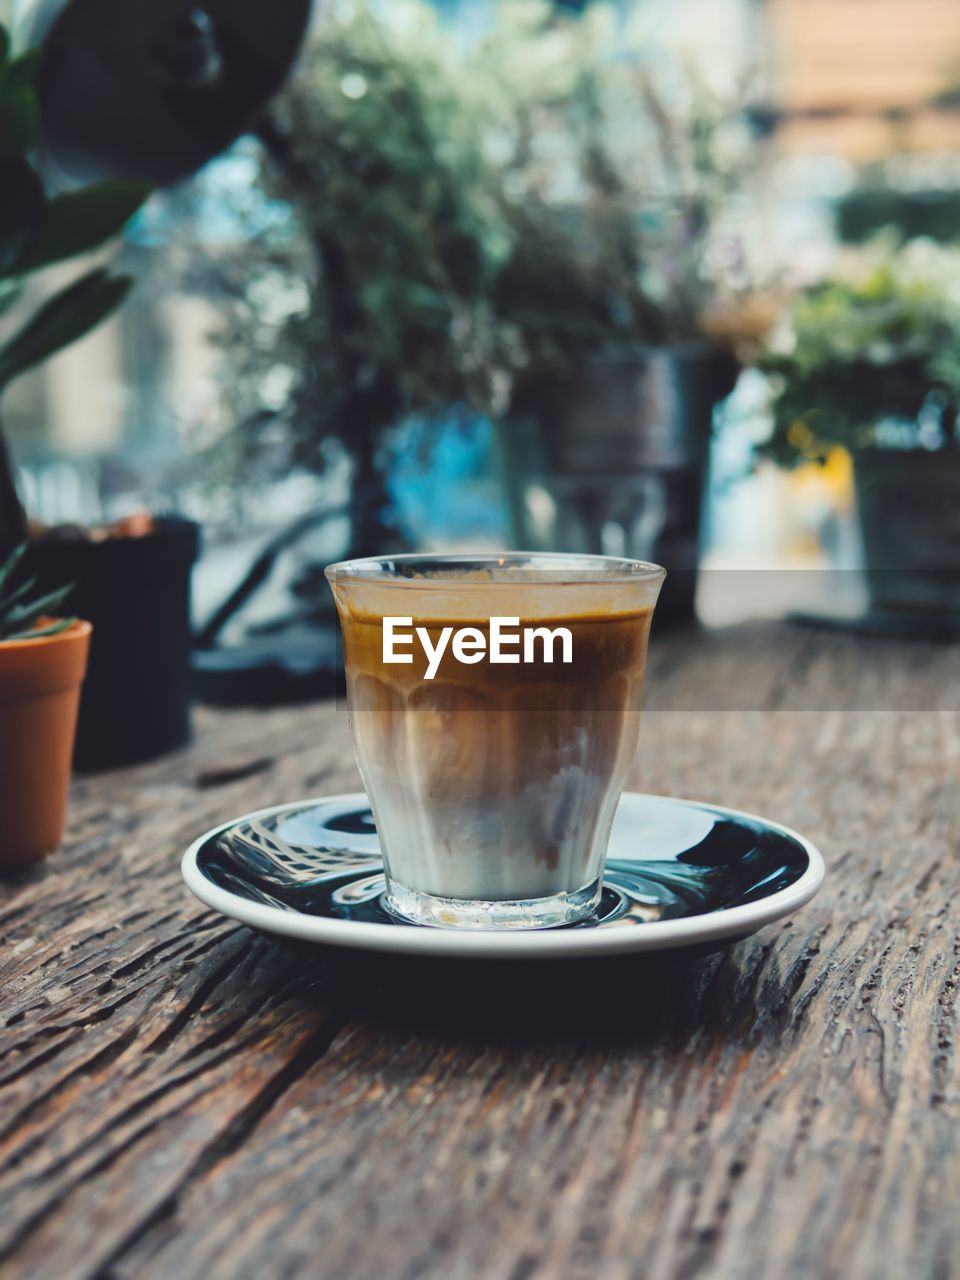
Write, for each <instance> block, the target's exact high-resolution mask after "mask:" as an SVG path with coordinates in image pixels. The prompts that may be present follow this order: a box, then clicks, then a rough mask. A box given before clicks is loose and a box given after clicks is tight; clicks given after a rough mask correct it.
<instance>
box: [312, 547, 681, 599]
mask: <svg viewBox="0 0 960 1280" xmlns="http://www.w3.org/2000/svg"><path fill="white" fill-rule="evenodd" d="M511 561H513V562H523V563H522V564H519V563H518V564H517V567H522V568H524V569H526V571H527V573H526V575H525V576H524V577H523V579H521V582H523V583H538V582H539V583H550V584H551V585H553V586H563V585H567V584H569V585H570V586H583V585H593V586H597V585H599V584H606V583H618V582H619V583H624V582H630V583H638V582H652V581H654V580H659V581H663V579H664V578H665V577H666V576H667V571H666V569H664V567H663V566H662V565H659V564H654V563H653V562H652V561H650V560H633V559H630V558H628V557H626V556H604V555H593V554H590V553H586V552H584V553H581V552H564V551H499V552H497V551H478V552H469V551H457V552H441V553H436V554H433V553H431V552H421V551H416V552H403V553H402V554H400V555H386V556H360V557H358V558H356V559H351V560H339V561H337V562H336V563H334V564H330V565H327V567H326V569H325V570H324V574H325V576H326V578H327V581H328V582H330V583H334V582H337V583H343V582H376V583H377V585H378V586H383V587H398V588H400V587H406V588H407V589H408V590H409V589H410V588H412V587H416V588H417V589H418V590H423V589H428V590H429V589H443V588H449V587H450V586H452V585H455V584H456V583H457V582H458V581H462V579H459V578H458V577H457V575H456V573H455V570H456V569H457V567H460V568H461V569H462V570H464V571H465V572H466V571H467V570H469V571H471V572H475V571H476V570H477V569H478V568H479V569H483V568H487V567H497V568H507V567H509V564H510V562H511ZM417 564H423V565H432V566H436V567H438V568H439V569H440V570H441V572H440V573H439V574H438V575H437V576H436V577H429V578H428V577H414V576H408V575H405V574H403V573H398V572H397V571H396V569H395V568H394V566H396V565H400V566H404V565H409V566H411V567H413V566H415V565H417ZM561 566H563V567H564V568H565V569H566V571H567V572H568V573H569V574H570V575H571V576H569V577H566V576H564V568H561ZM446 567H449V569H450V570H451V572H450V573H449V574H447V573H444V572H442V570H443V569H444V568H446ZM470 585H471V587H476V588H478V589H483V588H486V587H494V586H498V587H503V586H504V585H509V579H504V578H502V577H501V578H489V579H486V580H484V579H476V578H474V579H471V580H470Z"/></svg>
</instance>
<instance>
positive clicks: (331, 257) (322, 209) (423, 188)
mask: <svg viewBox="0 0 960 1280" xmlns="http://www.w3.org/2000/svg"><path fill="white" fill-rule="evenodd" d="M491 106H492V104H491V100H490V85H489V83H488V82H486V81H484V80H482V78H481V77H479V76H478V75H477V74H476V73H474V72H473V71H472V69H471V67H470V66H469V65H468V64H465V63H464V62H463V61H462V60H461V59H460V58H459V57H458V56H457V54H456V50H455V44H454V41H453V39H452V37H449V36H448V35H447V34H445V33H444V32H443V30H442V29H441V27H440V25H439V24H438V21H437V18H436V14H435V13H434V11H433V10H432V9H431V8H430V6H428V5H426V4H420V3H414V4H409V3H408V4H404V5H403V6H402V12H401V11H400V7H398V9H397V10H396V11H394V12H391V11H389V10H386V11H384V12H382V13H374V12H372V11H370V10H368V9H367V8H366V6H364V5H363V4H358V5H353V6H351V5H349V4H348V5H346V6H342V7H341V8H339V9H338V10H337V11H336V13H329V14H326V15H324V18H323V20H321V21H320V22H319V23H318V24H317V26H316V28H315V29H314V31H313V32H312V34H311V36H310V38H309V39H308V41H307V42H306V45H305V47H304V50H303V54H302V58H301V64H300V66H299V68H298V71H297V75H296V76H295V77H293V78H292V79H291V81H290V83H289V84H288V85H287V87H286V89H285V90H284V92H283V93H282V94H281V95H280V97H279V98H278V99H277V101H276V103H275V104H274V106H273V108H272V110H271V113H270V115H269V117H268V118H267V120H266V121H265V122H264V123H262V124H261V126H260V128H259V130H258V132H259V135H260V138H261V140H262V142H263V143H264V148H265V158H264V162H263V164H262V168H261V174H262V181H263V184H264V186H265V188H266V190H267V192H268V194H269V195H270V196H271V197H273V198H275V199H276V200H278V201H282V202H283V203H284V205H285V206H286V207H288V208H289V209H290V210H291V211H292V215H293V227H292V228H291V229H289V230H288V234H287V235H286V236H285V237H284V238H281V239H278V238H277V237H276V236H275V235H273V234H272V233H269V232H268V233H267V236H266V237H265V239H264V240H263V241H262V242H261V244H260V246H259V249H260V252H259V254H258V256H256V257H253V258H252V260H251V256H246V257H245V258H244V261H243V263H242V265H241V268H240V270H241V271H242V279H241V280H238V281H237V290H236V294H235V299H234V304H233V307H232V310H231V312H230V314H229V317H228V323H227V324H226V325H225V328H224V333H223V335H222V338H221V341H222V343H223V345H224V347H225V348H226V349H228V350H229V352H230V356H231V363H230V375H229V386H228V387H227V395H228V398H229V400H230V402H231V408H232V410H233V414H234V417H235V419H236V422H237V430H236V432H235V433H234V435H233V437H232V438H231V439H229V440H228V441H226V442H225V443H226V444H227V446H228V447H232V448H233V449H234V451H235V456H236V457H237V458H238V459H239V461H240V463H241V465H242V467H243V468H244V469H246V468H248V467H249V464H250V462H251V460H252V459H256V462H257V465H258V474H260V475H262V474H263V473H264V471H268V472H269V471H270V470H273V471H274V472H275V473H279V474H285V473H286V472H287V471H288V470H289V469H290V468H291V467H298V466H299V467H304V468H307V469H310V470H315V471H321V470H323V469H324V468H325V467H326V466H327V465H328V462H329V458H330V455H331V444H332V443H334V444H336V445H338V446H339V448H340V450H341V451H342V453H345V454H346V457H347V459H348V460H349V463H350V467H351V471H352V482H351V495H350V502H349V511H348V515H349V524H350V528H349V533H348V535H347V540H348V544H349V546H348V551H349V554H351V555H356V554H369V553H373V552H376V551H383V550H384V549H389V548H390V547H391V546H393V547H398V545H399V543H400V541H402V532H401V530H400V529H399V528H398V527H397V523H396V521H395V519H394V513H393V512H392V509H391V500H390V496H389V492H388V487H387V483H386V476H385V474H384V467H383V456H384V447H385V445H386V443H387V442H388V440H389V435H390V432H391V430H392V428H394V427H396V426H397V425H398V424H399V423H400V422H401V421H402V419H403V418H404V417H406V416H408V415H419V416H422V417H425V418H431V417H433V416H435V415H438V414H444V413H447V412H448V411H449V410H450V409H451V407H454V406H457V405H470V406H472V407H474V408H476V409H479V410H480V411H483V412H497V411H498V410H501V409H502V408H503V406H504V404H505V402H506V395H507V391H508V387H509V380H510V374H511V370H512V368H513V364H514V362H515V360H516V358H517V357H518V354H519V353H518V351H517V340H516V334H515V332H514V329H513V328H512V327H511V326H510V325H509V324H508V323H504V322H502V321H501V319H500V317H499V316H498V315H497V313H496V310H495V308H494V304H493V286H494V282H495V280H496V277H497V274H498V272H499V270H500V269H501V266H502V264H503V261H504V259H505V257H506V255H507V253H508V252H509V247H510V241H509V231H508V227H507V224H506V219H505V216H504V212H503V210H502V208H501V207H500V203H499V201H498V197H497V176H496V173H497V171H496V166H495V165H494V163H493V162H492V160H491V158H490V157H489V155H488V154H487V151H486V141H487V137H488V133H489V129H490V125H491V119H492V118H493V116H492V113H491ZM284 280H285V281H286V287H285V288H281V287H280V282H282V281H284ZM265 294H269V295H270V296H271V297H272V298H274V299H276V300H277V305H275V307H274V311H275V314H276V319H275V320H274V321H273V322H272V323H271V321H270V320H269V319H265V317H264V313H263V308H262V306H260V305H259V303H258V301H257V300H258V298H261V297H263V296H264V295H265ZM285 303H286V304H287V305H286V307H285V306H284V304H285ZM278 382H280V383H281V384H282V385H283V387H284V393H283V394H281V395H280V396H278V395H277V392H276V388H277V385H278ZM325 594H326V593H324V595H325Z"/></svg>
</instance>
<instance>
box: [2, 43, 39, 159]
mask: <svg viewBox="0 0 960 1280" xmlns="http://www.w3.org/2000/svg"><path fill="white" fill-rule="evenodd" d="M36 69H37V56H36V54H32V53H30V54H24V55H22V56H21V57H19V58H14V59H12V60H11V58H10V36H9V33H8V32H7V30H6V28H5V27H2V26H0V159H10V158H11V157H15V156H22V155H23V153H24V152H25V151H27V150H29V148H30V147H32V146H33V144H34V142H35V141H36V136H37V119H38V112H37V98H36V94H35V93H34V91H33V80H34V76H35V74H36Z"/></svg>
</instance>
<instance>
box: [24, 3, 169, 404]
mask: <svg viewBox="0 0 960 1280" xmlns="http://www.w3.org/2000/svg"><path fill="white" fill-rule="evenodd" d="M37 66H38V55H37V52H36V51H30V52H28V53H25V54H21V55H20V56H19V57H13V56H12V55H11V52H10V40H9V36H8V34H7V32H6V30H5V29H4V28H3V27H2V26H0V193H2V195H0V314H2V312H3V311H5V310H7V309H8V308H9V307H11V306H12V305H13V303H14V302H16V301H17V299H18V298H19V296H20V292H21V289H22V286H23V283H24V281H25V279H26V277H27V276H28V275H30V274H31V273H33V272H35V271H39V270H40V269H41V268H43V267H47V266H51V265H52V264H54V263H57V262H63V261H65V260H67V259H69V258H73V257H75V256H77V255H78V254H83V253H88V252H90V251H91V250H93V249H97V248H99V247H100V246H101V245H102V244H104V243H105V242H106V241H107V240H109V239H110V238H112V237H113V236H115V235H117V234H118V232H119V231H120V230H121V229H122V228H123V226H124V224H125V223H126V221H127V220H128V219H129V218H130V216H131V215H132V214H133V213H134V212H135V211H136V210H137V209H138V208H139V207H140V205H141V204H142V203H143V201H144V199H145V198H146V196H147V194H148V190H147V188H146V187H145V186H144V185H143V184H142V183H133V182H105V183H100V184H98V185H96V186H91V187H87V188H85V189H84V190H82V191H75V192H70V193H68V194H62V195H55V196H48V195H47V194H46V192H45V191H44V188H43V184H42V182H41V180H40V177H39V176H38V174H37V172H36V170H35V169H34V167H33V165H32V163H31V161H30V155H31V153H32V150H33V148H34V146H35V144H36V142H37V122H38V110H37V98H36V92H35V89H34V77H35V75H36V70H37ZM129 287H130V281H129V279H127V278H126V277H124V276H119V275H111V274H110V273H109V272H107V271H105V270H103V269H100V268H97V269H95V270H93V271H90V272H87V273H86V274H85V275H83V276H81V277H80V278H79V279H77V280H74V281H73V282H72V283H71V284H69V285H67V286H65V287H64V288H62V289H61V290H59V292H57V293H54V294H53V296H52V297H50V298H49V299H48V300H47V301H46V302H45V303H44V305H43V306H42V307H40V308H39V309H38V310H37V311H36V312H35V313H34V314H33V316H32V317H31V318H30V319H29V320H27V321H26V322H25V323H24V324H23V325H22V326H21V327H20V328H19V329H18V330H17V331H15V332H14V333H13V334H12V335H11V336H9V337H8V338H7V339H6V341H5V342H3V343H2V344H0V392H2V390H3V388H4V387H5V386H6V385H7V383H9V382H10V381H11V380H12V379H13V378H15V377H16V376H17V375H18V374H20V373H22V372H24V371H25V370H26V369H29V368H32V367H33V366H34V365H36V364H39V363H40V362H41V361H43V360H46V359H47V358H48V357H49V356H51V355H53V354H54V353H55V352H57V351H59V350H61V349H62V348H63V347H65V346H68V345H69V344H70V343H72V342H75V341H76V340H77V339H78V338H80V337H82V336H83V335H84V334H85V333H88V332H89V331H90V330H91V329H93V328H94V327H95V326H96V325H98V324H99V323H100V322H101V321H102V320H104V319H105V318H106V317H107V316H108V315H109V314H110V313H111V312H112V311H114V310H115V308H116V307H117V306H119V304H120V303H121V302H122V301H123V298H124V297H125V295H126V293H127V290H128V289H129Z"/></svg>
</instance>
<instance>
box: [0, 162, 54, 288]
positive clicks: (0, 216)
mask: <svg viewBox="0 0 960 1280" xmlns="http://www.w3.org/2000/svg"><path fill="white" fill-rule="evenodd" d="M0 192H2V193H3V195H2V197H0V275H7V274H9V273H10V271H11V269H12V266H13V263H14V262H16V260H17V258H19V256H20V254H21V253H23V252H24V250H25V247H26V245H27V243H28V241H29V240H30V237H31V235H32V234H33V232H34V229H35V227H36V226H37V223H38V221H39V219H40V218H41V217H42V214H43V206H44V195H43V187H42V186H41V185H40V179H39V178H38V177H37V175H36V174H35V173H34V171H33V170H32V169H31V168H30V166H29V165H28V164H27V162H26V160H24V159H23V158H22V157H14V158H13V159H10V158H8V159H3V158H2V157H0Z"/></svg>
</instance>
